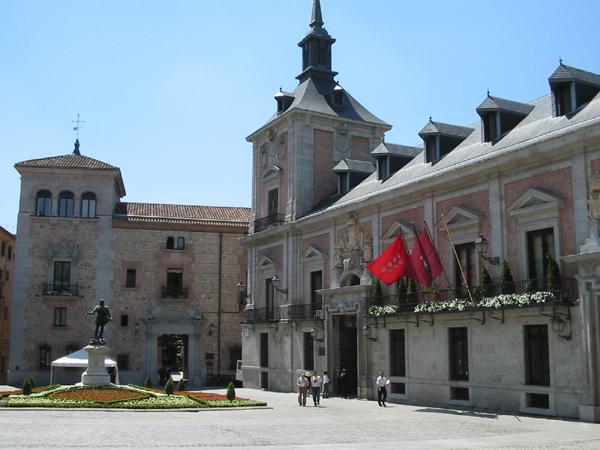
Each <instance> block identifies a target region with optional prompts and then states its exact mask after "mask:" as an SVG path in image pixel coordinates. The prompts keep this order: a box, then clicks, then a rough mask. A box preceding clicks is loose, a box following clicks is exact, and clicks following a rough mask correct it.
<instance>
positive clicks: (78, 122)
mask: <svg viewBox="0 0 600 450" xmlns="http://www.w3.org/2000/svg"><path fill="white" fill-rule="evenodd" d="M71 122H73V123H76V124H77V126H76V127H73V131H76V132H77V139H79V129H80V128H81V127H82V125H80V124H81V123H85V120H79V114H77V120H71Z"/></svg>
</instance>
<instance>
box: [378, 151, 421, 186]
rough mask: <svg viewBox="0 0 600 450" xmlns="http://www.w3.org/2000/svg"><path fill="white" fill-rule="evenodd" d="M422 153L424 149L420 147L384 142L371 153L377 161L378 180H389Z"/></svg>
mask: <svg viewBox="0 0 600 450" xmlns="http://www.w3.org/2000/svg"><path fill="white" fill-rule="evenodd" d="M421 151H422V149H421V148H418V147H408V146H406V145H398V144H389V143H386V142H382V143H381V144H379V145H378V146H377V148H376V149H375V150H373V151H372V152H371V156H372V157H373V158H375V159H376V160H377V179H379V180H381V181H384V180H387V179H388V178H389V177H391V176H392V175H393V174H394V173H395V172H397V171H399V170H400V169H402V168H403V167H404V166H405V165H407V164H408V163H409V162H410V161H411V160H412V159H413V158H414V157H415V156H417V155H418V154H419V153H421Z"/></svg>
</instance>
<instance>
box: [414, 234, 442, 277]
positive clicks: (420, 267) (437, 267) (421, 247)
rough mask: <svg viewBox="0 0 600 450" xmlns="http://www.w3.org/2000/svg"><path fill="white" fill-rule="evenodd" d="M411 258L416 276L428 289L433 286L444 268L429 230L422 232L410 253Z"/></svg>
mask: <svg viewBox="0 0 600 450" xmlns="http://www.w3.org/2000/svg"><path fill="white" fill-rule="evenodd" d="M410 260H411V262H412V268H413V270H414V278H415V279H416V280H417V281H418V282H419V283H421V284H422V285H424V286H426V287H427V288H428V289H429V288H431V284H432V282H433V280H435V279H436V278H437V277H438V276H439V274H441V273H442V271H443V268H442V263H441V262H440V258H439V257H438V254H437V251H436V250H435V247H434V246H433V242H431V237H430V236H429V232H428V231H427V230H423V231H422V232H421V236H420V237H419V239H418V240H417V243H416V245H415V248H413V250H412V252H411V253H410Z"/></svg>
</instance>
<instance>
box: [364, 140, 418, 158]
mask: <svg viewBox="0 0 600 450" xmlns="http://www.w3.org/2000/svg"><path fill="white" fill-rule="evenodd" d="M421 150H423V149H422V148H420V147H409V146H408V145H398V144H392V143H389V142H382V143H381V144H379V145H378V146H377V148H375V150H373V151H372V152H371V156H379V155H399V156H408V157H414V156H417V155H418V154H419V153H421Z"/></svg>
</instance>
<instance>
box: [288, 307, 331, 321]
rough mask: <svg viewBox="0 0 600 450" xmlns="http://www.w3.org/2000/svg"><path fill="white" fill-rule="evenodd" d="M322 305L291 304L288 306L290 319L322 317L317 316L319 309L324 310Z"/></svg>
mask: <svg viewBox="0 0 600 450" xmlns="http://www.w3.org/2000/svg"><path fill="white" fill-rule="evenodd" d="M322 308H323V307H322V306H318V305H313V304H308V305H289V306H288V308H287V312H288V317H287V318H288V320H304V319H321V317H317V311H322Z"/></svg>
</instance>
